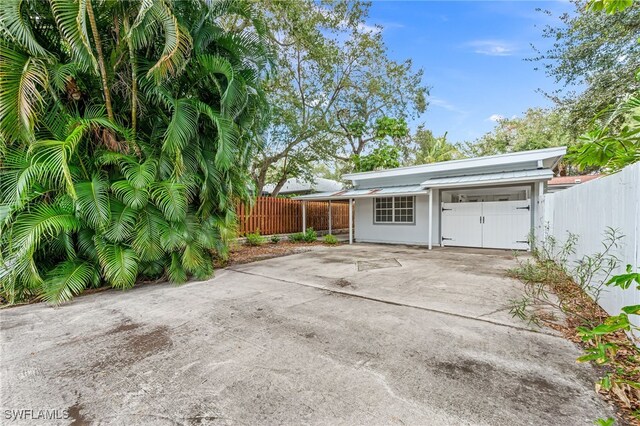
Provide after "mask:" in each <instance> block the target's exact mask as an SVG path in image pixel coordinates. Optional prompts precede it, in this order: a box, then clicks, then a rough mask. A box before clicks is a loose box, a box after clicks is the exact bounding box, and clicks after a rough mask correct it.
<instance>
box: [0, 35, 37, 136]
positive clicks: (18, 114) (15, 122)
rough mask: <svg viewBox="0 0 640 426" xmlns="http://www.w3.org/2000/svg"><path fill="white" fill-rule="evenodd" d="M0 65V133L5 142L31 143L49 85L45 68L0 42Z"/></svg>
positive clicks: (33, 58) (33, 59)
mask: <svg viewBox="0 0 640 426" xmlns="http://www.w3.org/2000/svg"><path fill="white" fill-rule="evenodd" d="M0 63H2V67H0V116H1V117H2V121H0V133H1V134H2V136H3V137H4V138H6V139H8V140H12V139H21V140H31V139H33V136H32V134H33V127H34V123H35V118H36V114H37V113H38V111H40V109H41V107H42V102H43V97H42V93H43V92H44V91H45V90H46V88H47V85H48V78H49V77H48V73H47V67H46V66H45V63H44V61H43V60H42V59H39V58H35V57H31V56H29V55H27V54H24V53H22V52H20V51H18V50H16V49H14V48H13V47H11V46H9V45H8V44H7V43H6V42H4V41H2V42H0Z"/></svg>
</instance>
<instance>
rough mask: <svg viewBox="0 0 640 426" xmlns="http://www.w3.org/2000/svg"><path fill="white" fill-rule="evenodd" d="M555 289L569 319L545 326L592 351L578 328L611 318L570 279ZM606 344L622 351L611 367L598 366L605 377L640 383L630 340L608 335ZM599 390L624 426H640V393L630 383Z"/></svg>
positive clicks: (638, 357)
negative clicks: (608, 375)
mask: <svg viewBox="0 0 640 426" xmlns="http://www.w3.org/2000/svg"><path fill="white" fill-rule="evenodd" d="M551 287H552V291H553V292H554V293H555V294H556V295H558V297H559V298H560V300H562V307H563V310H564V312H565V313H566V314H567V315H566V320H565V321H564V322H556V321H544V322H545V324H546V325H548V326H549V327H551V328H553V329H555V330H557V331H559V332H561V333H562V334H563V335H564V336H565V338H567V339H568V340H570V341H572V342H574V343H576V344H578V345H579V346H581V347H582V348H584V349H588V348H589V345H590V343H588V342H583V341H582V339H581V338H580V336H579V334H578V330H577V328H578V327H584V326H585V324H589V325H590V326H591V327H593V326H596V325H598V324H600V323H602V321H604V320H605V319H606V318H607V317H608V316H609V315H608V314H607V313H606V312H605V311H604V309H602V308H601V307H600V306H599V305H598V304H597V303H595V302H594V301H593V299H591V297H589V295H587V294H586V293H585V292H584V291H583V290H582V289H581V288H580V287H579V286H578V285H577V284H576V283H575V282H573V280H572V279H571V278H569V277H566V280H563V281H561V282H558V283H554V284H553V285H552V286H551ZM603 340H605V341H606V342H608V343H613V344H615V345H617V346H618V348H619V349H618V351H617V352H616V354H615V356H613V357H612V359H613V361H612V362H611V363H610V364H609V365H605V366H600V365H598V364H594V365H595V366H596V367H597V368H598V369H599V370H600V371H601V372H602V376H604V375H605V374H607V373H609V374H610V375H611V381H612V382H613V381H616V380H617V381H629V382H636V383H637V382H640V350H639V349H638V348H637V347H636V346H635V345H634V344H633V342H632V341H631V340H630V339H629V337H628V336H627V335H626V334H625V333H624V332H623V331H619V332H617V333H613V334H610V335H606V336H605V338H604V339H603ZM595 389H596V391H597V392H598V393H599V394H600V395H601V396H602V397H603V398H604V399H605V400H606V401H607V402H609V403H610V404H612V405H613V406H614V407H615V408H616V409H617V412H618V415H619V416H620V419H619V420H620V421H621V423H620V424H629V425H640V389H636V388H634V387H633V386H630V385H629V384H626V383H620V384H618V385H614V386H613V387H612V388H611V389H609V390H607V389H604V388H602V387H601V386H600V385H599V384H595Z"/></svg>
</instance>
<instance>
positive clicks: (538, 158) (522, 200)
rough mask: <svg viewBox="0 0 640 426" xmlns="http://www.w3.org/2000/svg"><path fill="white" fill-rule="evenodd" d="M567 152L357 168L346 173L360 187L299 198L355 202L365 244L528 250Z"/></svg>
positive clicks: (359, 236) (360, 237)
mask: <svg viewBox="0 0 640 426" xmlns="http://www.w3.org/2000/svg"><path fill="white" fill-rule="evenodd" d="M565 153H566V148H565V147H559V148H549V149H541V150H535V151H525V152H514V153H510V154H504V155H494V156H489V157H478V158H469V159H465V160H454V161H446V162H441V163H432V164H424V165H419V166H411V167H400V168H397V169H389V170H380V171H373V172H365V173H353V174H348V175H345V176H344V178H345V179H348V180H351V181H352V182H353V186H354V188H353V189H348V190H342V191H337V192H336V191H327V192H324V193H318V194H310V195H304V196H300V197H296V198H297V199H299V200H352V203H351V204H350V206H351V207H352V208H355V214H354V215H351V217H354V219H355V223H356V227H355V239H356V240H357V241H361V242H375V243H399V244H419V245H425V246H428V247H429V248H431V247H432V246H433V245H437V246H440V245H442V246H447V245H451V246H464V247H487V248H501V249H521V250H527V249H529V248H530V247H529V240H530V235H531V233H532V231H534V232H535V235H536V236H537V237H540V236H541V235H542V232H543V228H544V227H543V226H542V222H543V217H544V211H543V210H544V188H545V182H547V181H549V180H550V179H551V178H552V177H553V171H552V169H553V168H554V167H555V166H556V165H557V164H558V162H559V161H560V160H561V159H562V157H563V155H564V154H565ZM303 204H304V203H303ZM304 212H305V209H304V208H303V216H304V214H305V213H304ZM304 222H305V220H304V218H303V226H304ZM349 230H350V235H349V236H350V241H353V226H350V229H349Z"/></svg>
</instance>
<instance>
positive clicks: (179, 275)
mask: <svg viewBox="0 0 640 426" xmlns="http://www.w3.org/2000/svg"><path fill="white" fill-rule="evenodd" d="M167 275H168V276H169V281H171V282H172V283H174V284H182V283H185V282H187V271H185V270H184V267H183V266H182V261H181V260H180V254H178V253H176V252H173V253H171V261H170V262H169V265H168V266H167Z"/></svg>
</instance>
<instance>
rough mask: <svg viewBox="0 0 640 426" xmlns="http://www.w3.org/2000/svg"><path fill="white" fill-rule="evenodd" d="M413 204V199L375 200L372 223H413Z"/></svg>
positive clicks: (392, 198) (391, 198) (387, 198)
mask: <svg viewBox="0 0 640 426" xmlns="http://www.w3.org/2000/svg"><path fill="white" fill-rule="evenodd" d="M414 202H415V198H414V197H385V198H375V199H374V220H373V223H411V224H412V223H414V221H413V219H414V217H413V205H414Z"/></svg>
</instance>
